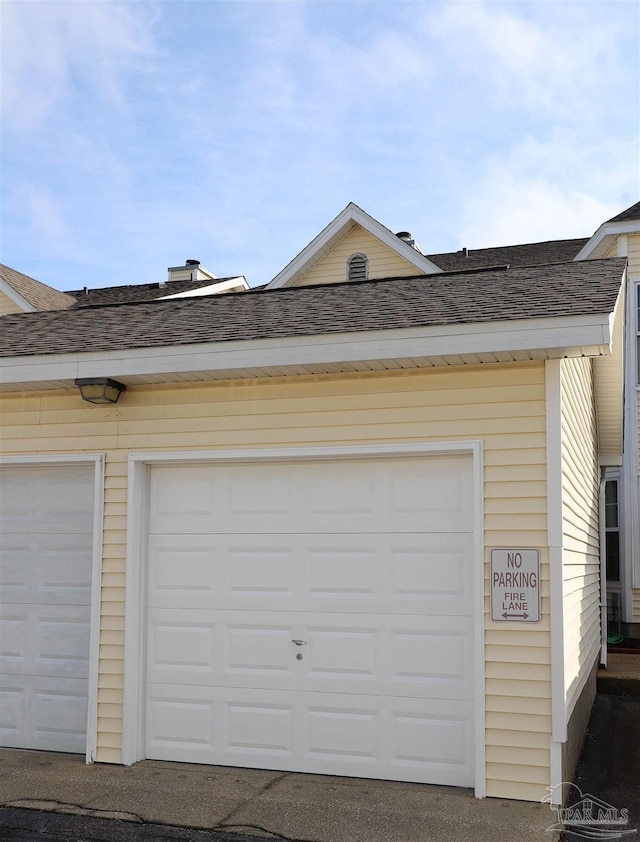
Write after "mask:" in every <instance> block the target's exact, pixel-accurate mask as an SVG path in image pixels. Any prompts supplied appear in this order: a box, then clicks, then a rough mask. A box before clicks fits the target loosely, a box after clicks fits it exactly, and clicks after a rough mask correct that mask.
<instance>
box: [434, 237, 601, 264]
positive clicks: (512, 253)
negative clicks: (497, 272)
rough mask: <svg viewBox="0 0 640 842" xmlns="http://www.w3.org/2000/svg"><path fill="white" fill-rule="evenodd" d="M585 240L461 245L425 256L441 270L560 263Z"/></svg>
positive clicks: (586, 240) (572, 253) (568, 258)
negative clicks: (467, 246)
mask: <svg viewBox="0 0 640 842" xmlns="http://www.w3.org/2000/svg"><path fill="white" fill-rule="evenodd" d="M587 242H588V237H585V238H581V239H577V240H547V241H546V242H542V243H525V244H524V245H515V246H498V247H496V248H483V249H461V250H460V251H454V252H446V253H444V254H429V255H427V256H428V258H429V260H431V261H432V262H433V263H435V264H436V265H437V266H439V267H440V268H441V269H442V270H443V271H444V272H452V271H457V270H463V269H479V268H481V267H489V266H504V265H507V266H540V265H542V264H545V263H563V262H565V261H568V260H573V258H574V257H575V256H576V254H577V253H578V252H579V251H580V249H581V248H583V246H584V245H585V244H586V243H587Z"/></svg>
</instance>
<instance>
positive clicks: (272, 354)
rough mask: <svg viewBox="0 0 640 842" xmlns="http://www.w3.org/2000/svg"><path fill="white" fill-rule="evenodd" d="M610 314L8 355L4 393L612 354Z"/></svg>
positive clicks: (1, 367)
mask: <svg viewBox="0 0 640 842" xmlns="http://www.w3.org/2000/svg"><path fill="white" fill-rule="evenodd" d="M609 316H610V314H608V313H604V314H595V315H590V316H563V317H554V318H544V319H517V320H509V321H501V322H484V323H475V324H450V325H438V326H432V327H424V328H403V329H393V330H370V331H360V332H350V333H328V334H319V335H313V336H292V337H285V338H282V337H279V338H274V339H261V340H250V341H246V340H239V341H227V342H209V343H202V344H197V345H194V344H191V345H173V346H165V347H160V348H158V347H151V348H138V349H121V350H117V351H106V352H90V353H71V354H55V355H53V354H52V355H37V356H21V357H7V358H4V359H2V360H0V371H1V380H2V384H3V385H2V387H0V388H1V389H2V390H3V391H20V390H27V391H34V390H45V389H52V388H67V387H70V386H72V385H73V381H74V380H75V379H76V378H78V377H88V376H108V377H113V378H116V379H118V380H123V381H124V382H125V383H153V382H157V383H158V382H178V381H184V380H185V379H194V380H221V379H224V380H229V379H243V378H244V379H246V378H256V377H274V376H282V375H289V374H294V375H295V374H302V375H304V374H322V373H344V372H353V371H376V370H388V369H415V368H422V367H426V368H430V367H434V366H454V365H483V364H492V363H494V364H495V363H501V362H519V361H527V360H545V359H556V358H562V357H570V356H574V357H582V356H589V357H597V356H604V355H608V354H610V353H611V342H612V335H611V331H612V328H611V321H610V318H609Z"/></svg>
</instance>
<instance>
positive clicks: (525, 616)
mask: <svg viewBox="0 0 640 842" xmlns="http://www.w3.org/2000/svg"><path fill="white" fill-rule="evenodd" d="M502 616H503V617H504V619H505V620H513V619H517V620H527V619H528V618H529V615H528V614H507V612H506V611H505V612H504V614H503V615H502Z"/></svg>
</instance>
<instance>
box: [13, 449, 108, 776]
mask: <svg viewBox="0 0 640 842" xmlns="http://www.w3.org/2000/svg"><path fill="white" fill-rule="evenodd" d="M82 463H84V464H89V465H93V467H94V475H93V477H94V478H93V542H92V559H91V615H90V621H89V676H88V693H87V695H88V704H87V743H86V752H85V758H86V762H87V763H93V762H94V761H95V759H96V750H97V742H98V667H99V657H100V588H101V582H102V540H103V535H102V531H103V523H104V464H105V457H104V453H72V454H60V455H56V454H44V455H37V456H36V455H31V456H0V465H5V466H7V467H13V466H16V467H17V466H20V465H23V466H25V467H33V466H37V465H44V466H48V465H57V466H59V467H64V466H65V465H77V464H82Z"/></svg>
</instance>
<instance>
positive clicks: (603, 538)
mask: <svg viewBox="0 0 640 842" xmlns="http://www.w3.org/2000/svg"><path fill="white" fill-rule="evenodd" d="M605 473H606V472H605V469H604V468H600V495H599V499H600V505H599V509H600V511H599V515H600V517H599V520H600V633H601V641H600V663H601V665H602V666H603V667H606V666H607V531H606V521H605V517H606V509H605V497H604V491H605V484H606V481H607V479H606V475H605Z"/></svg>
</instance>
